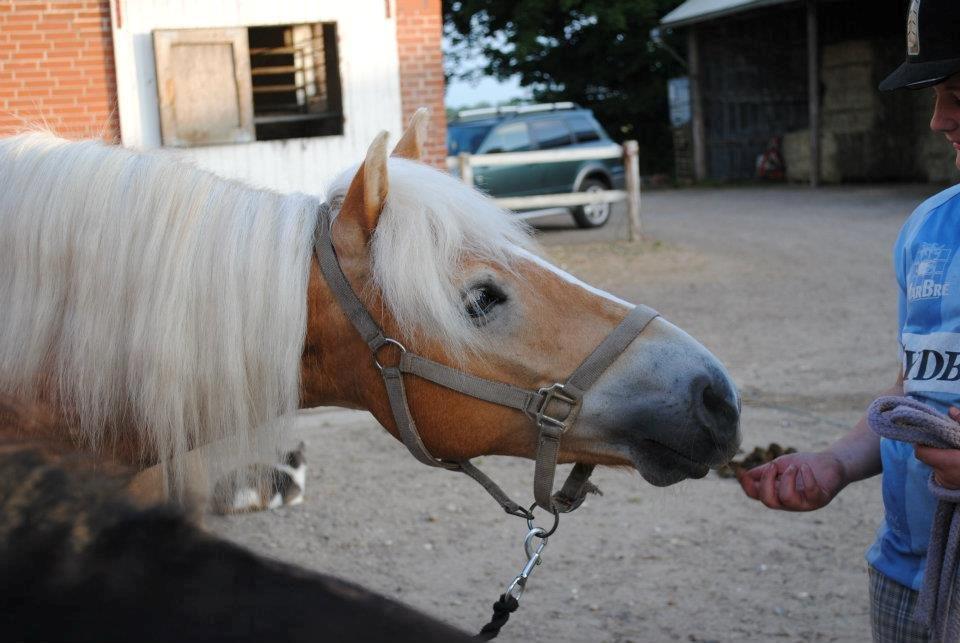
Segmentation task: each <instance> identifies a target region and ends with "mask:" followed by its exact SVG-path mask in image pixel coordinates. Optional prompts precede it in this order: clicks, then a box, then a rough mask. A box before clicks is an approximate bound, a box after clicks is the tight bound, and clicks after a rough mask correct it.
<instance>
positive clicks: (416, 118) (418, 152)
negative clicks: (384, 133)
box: [391, 107, 430, 161]
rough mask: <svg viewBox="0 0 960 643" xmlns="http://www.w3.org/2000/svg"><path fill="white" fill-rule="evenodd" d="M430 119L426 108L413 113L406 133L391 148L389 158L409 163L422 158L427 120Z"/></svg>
mask: <svg viewBox="0 0 960 643" xmlns="http://www.w3.org/2000/svg"><path fill="white" fill-rule="evenodd" d="M429 118H430V112H429V111H428V110H427V108H426V107H421V108H419V109H418V110H417V111H416V112H414V113H413V117H412V118H411V119H410V124H409V125H407V129H406V131H404V133H403V136H401V137H400V140H399V141H398V142H397V146H396V147H395V148H393V154H392V155H391V156H397V157H400V158H404V159H410V160H411V161H419V160H420V159H422V158H423V145H424V142H425V141H426V140H427V120H428V119H429Z"/></svg>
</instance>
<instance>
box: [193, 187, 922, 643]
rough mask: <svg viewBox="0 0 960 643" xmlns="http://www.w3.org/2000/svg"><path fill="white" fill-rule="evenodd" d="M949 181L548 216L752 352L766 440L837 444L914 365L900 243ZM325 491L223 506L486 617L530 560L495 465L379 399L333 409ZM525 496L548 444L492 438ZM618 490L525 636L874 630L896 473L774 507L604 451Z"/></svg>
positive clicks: (578, 241)
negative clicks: (433, 462)
mask: <svg viewBox="0 0 960 643" xmlns="http://www.w3.org/2000/svg"><path fill="white" fill-rule="evenodd" d="M935 191H936V188H935V187H932V186H883V187H874V186H864V187H844V188H825V189H821V190H819V191H816V192H811V191H810V190H808V189H806V188H802V187H796V188H785V187H776V188H730V189H710V190H707V189H696V190H684V191H666V192H654V193H650V194H647V195H645V196H644V202H643V214H644V225H645V233H646V235H647V237H648V239H647V241H645V242H643V243H641V244H634V245H630V244H627V243H625V242H624V241H622V239H623V238H624V236H625V230H626V228H625V223H624V218H623V213H622V212H617V213H616V219H615V220H613V221H611V222H610V224H609V225H608V226H607V227H605V228H603V229H600V230H597V231H590V232H585V231H580V230H576V229H574V228H573V227H572V224H571V223H570V222H569V220H568V219H567V218H566V217H562V216H560V217H553V218H550V219H547V220H544V221H542V222H541V224H540V229H541V234H540V237H541V241H542V243H543V244H544V248H545V252H546V254H547V255H548V256H549V257H550V258H551V259H553V260H554V261H555V262H556V263H558V264H560V265H562V266H564V267H565V268H566V269H568V270H570V271H571V272H573V273H574V274H576V275H578V276H579V277H581V278H583V279H585V280H586V281H589V282H591V283H593V284H595V285H597V286H599V287H602V288H605V289H607V290H609V291H611V292H613V293H615V294H617V295H619V296H621V297H624V298H626V299H629V300H632V301H637V302H643V303H645V304H648V305H651V306H653V307H655V308H657V309H658V310H660V311H661V312H662V313H663V314H664V315H665V316H666V317H668V318H669V319H671V320H672V321H674V322H675V323H677V324H678V325H679V326H681V327H683V328H685V329H686V330H687V331H689V332H690V333H691V334H693V335H694V336H695V337H697V338H698V339H700V340H701V341H702V342H703V343H704V344H705V345H706V346H707V347H709V348H710V349H711V350H712V351H713V352H714V353H715V354H716V355H717V356H718V357H719V358H720V359H721V360H722V361H723V362H724V363H725V364H726V365H727V366H728V368H729V369H730V371H731V373H732V374H733V377H734V379H735V380H736V382H737V384H738V385H739V386H740V388H741V391H742V393H743V398H744V410H743V433H744V447H745V448H747V449H748V450H749V449H750V448H752V447H753V446H755V445H766V444H767V443H769V442H771V441H777V442H779V443H780V444H783V445H789V446H794V447H797V448H799V449H811V448H822V447H824V446H826V445H827V444H828V443H830V442H831V441H832V440H834V439H835V438H836V437H838V436H839V435H841V434H842V433H843V432H844V431H845V430H846V429H847V427H849V426H850V425H852V423H853V422H855V421H856V419H857V418H858V417H859V414H860V413H861V412H862V410H863V409H864V408H865V406H866V404H868V403H869V401H870V400H871V399H872V397H873V396H874V395H875V394H876V393H877V392H878V391H880V390H882V389H884V388H886V387H887V386H889V385H890V384H891V383H892V382H893V381H894V378H895V376H896V370H897V367H898V365H897V347H896V340H895V322H896V303H895V302H896V299H895V284H894V281H893V278H892V272H891V268H890V247H891V245H892V243H893V241H894V238H895V236H896V233H897V230H898V228H899V226H900V225H901V223H902V222H903V220H904V218H905V217H906V216H907V215H908V214H909V212H910V211H911V210H912V209H913V208H914V207H915V206H916V204H917V203H919V202H920V201H921V200H922V199H923V198H924V197H925V196H927V195H929V194H932V193H933V192H935ZM296 433H297V436H296V437H297V439H299V438H303V439H305V440H307V442H308V457H309V458H310V465H311V470H310V475H309V481H308V489H307V499H306V501H305V503H304V504H303V505H301V506H298V507H292V508H285V509H280V510H277V511H273V512H267V513H262V514H255V515H248V516H241V517H231V518H210V520H209V523H208V524H209V526H210V527H211V528H212V529H213V530H214V531H216V532H218V533H220V534H222V535H224V536H226V537H228V538H231V539H233V540H235V541H237V542H240V543H243V544H245V545H247V546H249V547H251V548H253V549H255V550H258V551H261V552H264V553H266V554H268V555H271V556H275V557H277V558H280V559H283V560H286V561H290V562H293V563H296V564H299V565H302V566H304V567H308V568H312V569H317V570H321V571H325V572H330V573H334V574H337V575H340V576H342V577H345V578H348V579H350V580H353V581H356V582H358V583H361V584H363V585H365V586H367V587H369V588H371V589H374V590H377V591H380V592H382V593H384V594H386V595H389V596H392V597H395V598H397V599H399V600H402V601H405V602H407V603H409V604H410V605H413V606H415V607H417V608H419V609H421V610H423V611H425V612H428V613H430V614H433V615H435V616H437V617H438V618H441V619H444V620H446V621H448V622H450V623H453V624H456V625H458V626H460V627H462V628H464V629H466V630H468V631H475V630H477V629H479V626H480V625H481V624H482V623H484V622H486V620H487V619H488V618H489V604H490V603H491V602H492V601H493V600H494V599H495V598H496V596H497V595H498V594H499V593H500V592H501V591H502V589H503V587H504V585H505V584H506V583H507V582H509V580H510V579H511V578H512V577H513V576H514V575H515V574H516V573H517V572H518V571H519V569H520V567H521V565H522V564H523V562H524V560H523V554H522V547H521V542H522V538H523V535H524V533H525V525H523V524H522V522H521V521H519V520H517V519H514V518H508V517H505V516H504V515H503V514H502V512H501V511H500V510H499V508H498V507H497V506H496V505H495V504H494V503H493V502H492V501H491V500H490V499H489V498H488V497H487V496H486V494H484V493H483V491H482V490H481V489H480V488H479V486H478V485H476V484H475V483H473V482H472V481H470V480H468V479H467V478H466V477H465V476H457V475H455V474H450V473H446V472H442V471H438V470H435V469H430V468H428V467H424V466H422V465H420V464H418V463H417V462H416V461H415V460H414V459H413V458H412V457H410V456H409V455H408V454H407V453H406V450H405V449H404V448H403V447H402V446H401V445H400V444H399V443H397V442H395V441H394V440H393V439H392V438H390V437H389V436H388V435H387V434H386V432H385V431H383V430H382V429H380V428H379V427H378V426H377V425H376V424H375V423H374V421H373V420H372V419H371V418H370V416H369V415H367V414H365V413H359V412H353V411H342V410H327V409H320V410H316V411H313V412H310V413H306V414H304V415H303V417H302V418H301V419H300V421H299V424H298V428H297V430H296ZM483 466H484V467H485V468H486V469H487V470H488V471H489V473H491V474H492V475H493V476H494V477H495V478H496V479H497V480H498V481H503V484H504V486H505V487H506V488H507V490H508V491H509V492H510V493H511V494H512V495H513V494H515V495H516V496H517V497H526V496H527V495H529V493H530V492H529V485H530V479H531V476H532V473H533V464H532V462H527V461H518V460H511V459H505V458H485V459H484V462H483ZM594 480H595V481H596V482H597V483H598V484H599V485H600V487H601V488H602V489H603V491H604V493H605V495H604V496H603V497H602V498H600V497H596V498H591V499H590V500H588V501H587V503H586V504H585V505H584V506H583V507H582V508H581V509H580V510H579V511H577V512H576V513H575V514H573V515H571V516H569V517H565V518H564V520H563V524H562V527H561V529H560V531H559V532H558V533H557V535H556V536H555V537H553V538H551V539H550V543H549V546H548V547H547V548H546V550H545V552H544V564H543V565H542V566H541V567H540V568H538V569H537V571H536V573H535V574H534V575H533V577H532V580H531V581H530V585H529V589H528V591H527V593H526V594H525V595H524V597H523V601H522V605H521V609H520V611H519V612H517V613H516V614H515V615H514V618H513V619H511V622H510V623H508V624H507V626H506V627H505V628H504V631H503V634H502V636H501V639H500V640H503V641H546V640H550V641H558V642H561V641H670V640H682V641H771V640H783V641H867V640H869V638H870V636H869V625H868V606H867V599H866V574H865V563H864V561H863V551H864V549H865V548H866V547H867V545H868V544H869V543H870V541H871V540H872V537H873V533H874V530H875V528H876V525H877V523H878V520H879V518H880V516H881V513H882V507H881V500H880V487H879V480H877V479H874V480H870V481H867V482H862V483H859V484H857V485H854V486H851V487H849V488H847V489H846V490H845V491H844V492H843V493H842V494H841V495H840V496H839V497H838V498H837V499H836V500H835V501H834V502H833V503H832V504H831V505H830V506H829V507H827V508H825V509H823V510H821V511H819V512H815V513H811V514H788V513H780V512H771V511H767V510H765V509H763V508H762V506H760V505H759V504H757V503H753V502H748V501H747V499H746V498H744V497H743V496H742V495H741V493H740V491H739V487H738V486H737V485H736V483H735V482H733V481H730V480H722V479H719V478H717V477H716V476H715V475H714V474H711V475H710V476H708V477H707V478H705V479H703V480H699V481H688V482H684V483H681V484H678V485H675V486H673V487H670V488H667V489H656V488H653V487H651V486H650V485H648V484H647V483H646V482H644V481H643V480H642V479H641V478H640V477H639V475H637V474H629V473H626V472H623V471H614V470H600V471H598V473H597V474H596V475H595V477H594Z"/></svg>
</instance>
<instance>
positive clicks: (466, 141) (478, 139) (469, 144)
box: [447, 125, 493, 156]
mask: <svg viewBox="0 0 960 643" xmlns="http://www.w3.org/2000/svg"><path fill="white" fill-rule="evenodd" d="M492 127H493V126H492V125H454V126H452V127H449V128H448V129H447V154H449V155H451V156H456V155H457V154H459V153H460V152H469V153H470V154H475V153H476V152H477V148H478V147H480V144H481V143H483V139H484V138H485V137H486V135H487V132H489V131H490V130H491V128H492Z"/></svg>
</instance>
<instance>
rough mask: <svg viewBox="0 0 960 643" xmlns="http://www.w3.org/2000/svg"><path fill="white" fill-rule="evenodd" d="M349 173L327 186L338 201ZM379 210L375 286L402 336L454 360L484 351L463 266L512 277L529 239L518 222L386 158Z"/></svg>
mask: <svg viewBox="0 0 960 643" xmlns="http://www.w3.org/2000/svg"><path fill="white" fill-rule="evenodd" d="M354 172H355V170H352V171H347V172H345V173H344V174H343V175H341V177H340V178H338V179H337V180H336V181H335V182H334V183H333V185H332V187H331V191H330V193H329V199H330V200H331V202H333V203H336V202H337V201H338V200H342V199H343V197H344V195H345V193H346V188H347V186H348V185H349V182H350V179H351V178H352V176H353V173H354ZM388 184H389V187H388V192H387V199H386V204H385V206H384V211H383V213H382V215H381V216H380V220H379V221H378V223H377V227H376V229H375V231H374V234H373V238H372V245H371V247H372V264H373V265H372V271H373V276H374V282H375V283H374V285H375V286H376V287H377V289H378V290H379V291H380V293H381V295H382V296H383V300H384V302H385V303H386V305H387V307H388V308H389V309H390V312H391V313H392V314H393V316H394V317H395V319H396V320H397V322H398V324H399V325H400V327H401V328H402V329H403V330H404V333H405V334H407V335H408V337H409V338H412V339H413V341H414V342H416V340H417V339H419V338H430V339H431V340H436V341H439V342H441V343H442V344H443V345H444V347H445V349H446V350H448V351H450V352H451V353H452V354H454V355H457V356H463V355H465V354H466V353H467V352H471V351H474V350H478V349H482V348H483V344H484V336H483V334H482V333H480V332H478V330H477V327H476V326H475V325H474V324H473V323H472V322H471V320H470V318H469V317H468V316H467V314H466V312H465V310H464V306H463V302H462V298H461V293H460V279H459V277H460V276H461V273H462V268H463V265H464V263H465V262H467V261H471V260H475V261H481V262H484V263H488V264H492V265H494V266H497V267H500V268H502V269H505V270H507V271H510V272H512V268H513V263H514V262H515V261H516V259H517V258H518V255H517V253H516V249H517V248H518V247H519V248H530V247H532V246H533V245H534V244H533V241H532V239H531V237H530V234H529V230H528V228H527V227H526V225H524V224H523V223H522V222H520V221H519V220H517V219H514V218H512V217H510V216H509V215H507V214H506V213H505V212H504V211H503V210H502V209H500V208H499V207H497V205H496V204H495V203H494V202H493V201H492V200H491V199H489V198H487V197H486V196H484V195H482V194H480V193H479V192H477V191H476V190H474V189H472V188H469V187H467V186H466V185H464V184H463V183H462V182H460V181H458V180H457V179H455V178H454V177H451V176H450V175H448V174H444V173H441V172H439V171H437V170H434V169H433V168H430V167H428V166H426V165H423V164H421V163H416V162H413V161H408V160H405V159H399V158H391V159H390V161H389V165H388Z"/></svg>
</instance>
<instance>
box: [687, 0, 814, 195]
mask: <svg viewBox="0 0 960 643" xmlns="http://www.w3.org/2000/svg"><path fill="white" fill-rule="evenodd" d="M699 37H700V38H701V43H700V51H701V54H700V55H701V59H702V62H703V91H702V94H703V109H704V119H705V126H706V135H707V137H706V138H707V140H706V143H707V172H708V175H709V176H710V177H711V178H713V179H717V180H722V181H729V180H737V179H749V178H752V177H753V176H754V175H755V173H756V159H757V155H759V154H761V153H763V151H764V149H765V148H766V146H767V144H768V142H769V141H770V139H771V138H772V137H773V136H782V135H783V134H784V133H786V132H788V131H791V130H795V129H800V128H803V127H806V126H807V86H806V77H807V64H806V32H805V22H804V14H803V12H802V11H801V10H800V9H798V8H796V7H788V8H785V9H780V8H778V9H774V10H768V11H754V12H750V13H748V14H745V15H744V16H742V17H735V18H730V19H727V20H721V21H717V22H713V23H707V24H706V25H704V26H703V27H701V28H700V30H699Z"/></svg>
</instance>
